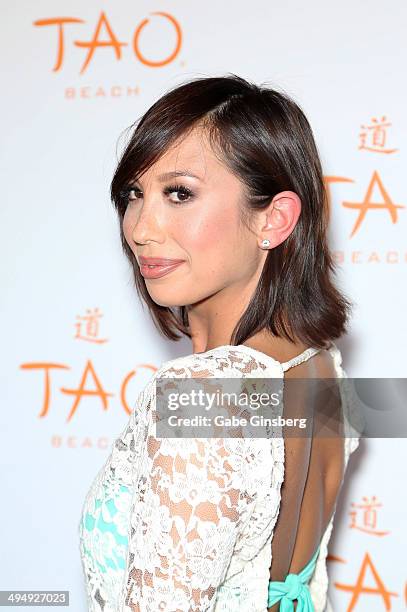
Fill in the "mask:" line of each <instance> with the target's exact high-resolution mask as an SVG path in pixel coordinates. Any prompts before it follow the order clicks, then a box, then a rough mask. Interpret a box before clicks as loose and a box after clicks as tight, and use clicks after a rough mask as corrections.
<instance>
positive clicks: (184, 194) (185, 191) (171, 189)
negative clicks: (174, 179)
mask: <svg viewBox="0 0 407 612" xmlns="http://www.w3.org/2000/svg"><path fill="white" fill-rule="evenodd" d="M164 193H165V194H166V195H169V194H170V193H178V196H177V197H178V200H175V201H173V200H172V202H173V204H183V203H184V202H189V201H190V200H192V199H193V197H194V194H193V193H192V191H191V190H190V189H189V188H188V187H185V185H168V187H165V189H164ZM179 196H181V199H179Z"/></svg>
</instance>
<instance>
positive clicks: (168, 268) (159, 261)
mask: <svg viewBox="0 0 407 612" xmlns="http://www.w3.org/2000/svg"><path fill="white" fill-rule="evenodd" d="M183 262H184V260H183V259H168V258H164V257H143V256H141V255H140V257H139V265H140V272H141V274H142V275H143V276H144V278H161V276H165V275H166V274H168V273H169V272H172V271H173V270H175V268H177V267H178V266H179V265H181V264H182V263H183ZM149 266H154V267H152V268H149Z"/></svg>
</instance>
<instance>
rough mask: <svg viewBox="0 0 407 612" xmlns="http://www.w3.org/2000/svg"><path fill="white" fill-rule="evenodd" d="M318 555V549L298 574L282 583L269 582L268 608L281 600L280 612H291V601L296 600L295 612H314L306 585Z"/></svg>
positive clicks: (276, 581)
mask: <svg viewBox="0 0 407 612" xmlns="http://www.w3.org/2000/svg"><path fill="white" fill-rule="evenodd" d="M318 554H319V547H318V548H317V550H316V551H315V553H314V555H313V557H312V559H311V560H310V561H309V563H307V565H306V566H305V567H304V568H303V569H302V570H301V571H300V572H299V573H298V574H288V575H287V577H286V579H285V580H284V582H280V581H278V580H271V581H270V582H269V587H268V602H267V607H268V608H270V607H271V606H272V605H274V604H275V603H277V602H278V601H280V600H281V603H280V612H293V611H294V604H293V601H294V599H296V600H297V609H296V612H315V608H314V604H313V603H312V599H311V593H310V591H309V588H308V584H307V583H308V581H309V579H310V578H311V576H312V574H313V572H314V569H315V565H316V562H317V558H318Z"/></svg>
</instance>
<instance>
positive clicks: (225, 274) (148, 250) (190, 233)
mask: <svg viewBox="0 0 407 612" xmlns="http://www.w3.org/2000/svg"><path fill="white" fill-rule="evenodd" d="M174 172H188V173H190V174H194V175H195V177H196V178H194V177H191V176H176V177H173V178H165V177H162V176H161V175H164V174H168V173H174ZM174 186H175V188H174ZM133 187H134V190H132V191H130V194H129V204H128V206H127V209H126V212H125V215H124V220H123V232H124V235H125V238H126V240H127V242H128V244H129V246H130V248H131V250H132V251H133V253H134V255H135V257H136V259H137V262H138V263H139V264H140V259H139V258H140V256H143V257H160V258H169V259H182V260H184V261H183V263H181V264H180V265H179V266H177V267H176V268H175V269H173V270H172V271H171V272H169V273H168V274H166V275H165V276H162V277H161V278H154V279H150V278H145V283H146V287H147V290H148V292H149V294H150V296H151V298H152V299H153V300H154V302H156V303H157V304H159V305H161V306H186V305H193V304H195V303H197V302H201V301H202V300H206V299H207V298H210V297H211V296H214V295H216V294H219V292H225V294H226V295H227V296H228V299H230V300H237V301H239V300H241V298H242V295H243V294H247V293H248V290H249V289H250V291H249V293H250V295H251V291H252V290H254V288H255V286H256V285H257V281H258V278H259V276H260V273H261V269H262V267H263V264H264V260H265V257H266V255H267V251H265V250H262V249H261V248H259V237H258V236H256V234H255V233H253V232H252V231H250V230H249V229H248V228H246V227H245V225H244V224H243V223H242V222H241V220H240V210H239V205H240V202H241V201H242V198H243V185H242V184H241V182H240V181H239V180H238V179H237V178H236V177H235V176H234V175H233V174H232V173H231V172H230V171H229V170H228V169H227V168H226V167H225V166H224V165H222V164H221V163H220V161H219V160H218V159H217V158H216V157H215V154H214V153H213V151H212V149H211V148H210V145H209V144H208V142H207V140H206V138H205V136H204V134H203V133H202V132H200V131H198V130H194V131H192V132H191V133H190V134H189V135H188V136H187V137H185V139H184V140H183V141H182V142H181V143H180V144H178V145H177V146H175V147H173V148H172V149H170V150H169V151H167V153H166V154H164V155H163V156H162V157H161V158H160V159H159V160H158V161H157V162H156V163H155V164H154V165H153V166H151V168H149V169H148V170H147V171H146V172H145V173H144V174H143V175H142V176H141V177H140V179H139V181H138V182H135V183H133ZM188 190H189V191H188Z"/></svg>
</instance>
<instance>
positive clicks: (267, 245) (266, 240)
mask: <svg viewBox="0 0 407 612" xmlns="http://www.w3.org/2000/svg"><path fill="white" fill-rule="evenodd" d="M261 246H262V248H263V249H267V248H268V247H269V246H270V240H269V239H268V238H265V239H264V240H262V242H261Z"/></svg>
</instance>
